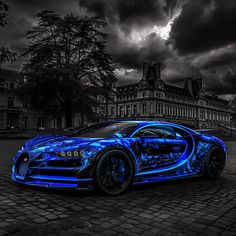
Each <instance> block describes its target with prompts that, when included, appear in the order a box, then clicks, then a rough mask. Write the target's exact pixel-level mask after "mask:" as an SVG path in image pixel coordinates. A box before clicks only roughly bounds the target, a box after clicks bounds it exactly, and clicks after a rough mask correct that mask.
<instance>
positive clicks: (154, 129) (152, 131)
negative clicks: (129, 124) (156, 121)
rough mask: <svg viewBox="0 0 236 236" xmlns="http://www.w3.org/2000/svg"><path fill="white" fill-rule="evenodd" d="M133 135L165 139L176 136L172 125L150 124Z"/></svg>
mask: <svg viewBox="0 0 236 236" xmlns="http://www.w3.org/2000/svg"><path fill="white" fill-rule="evenodd" d="M133 137H156V138H165V139H174V138H176V134H175V131H174V130H173V129H172V128H170V127H160V126H149V127H145V128H143V129H141V130H139V131H138V132H136V133H135V134H134V135H133Z"/></svg>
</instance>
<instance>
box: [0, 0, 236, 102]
mask: <svg viewBox="0 0 236 236" xmlns="http://www.w3.org/2000/svg"><path fill="white" fill-rule="evenodd" d="M5 2H6V3H7V4H8V5H9V6H10V10H9V15H8V18H7V19H8V25H7V26H6V27H5V28H3V29H0V45H9V46H10V47H11V48H12V49H14V50H15V51H17V52H18V54H21V52H22V50H23V48H24V47H25V46H26V45H27V41H26V39H25V33H26V32H27V30H29V29H30V28H31V26H32V24H33V23H35V22H36V19H35V18H34V15H35V14H36V13H37V12H39V11H40V10H44V9H49V10H54V11H56V12H59V13H61V14H68V13H73V14H74V15H79V16H82V15H99V16H102V17H104V18H105V19H106V20H107V21H108V23H109V34H110V37H109V45H108V47H109V51H110V53H111V54H112V55H113V57H114V60H115V62H116V63H117V66H118V68H119V70H118V71H117V73H118V77H119V80H120V81H123V82H136V81H138V80H140V78H141V74H140V73H141V68H142V63H143V62H149V63H154V62H163V63H165V65H166V68H165V69H164V70H163V79H164V80H165V81H168V82H172V83H180V82H181V81H183V79H184V78H188V77H192V76H193V75H196V74H200V73H201V74H202V75H203V77H204V81H205V82H204V83H205V89H206V90H207V91H209V92H212V93H214V94H217V95H221V96H224V97H226V98H231V97H232V96H234V95H236V1H235V0H227V1H226V0H225V1H223V0H145V1H144V0H66V1H65V0H40V1H39V0H5ZM21 64H22V59H18V61H17V62H16V63H14V64H13V65H7V68H12V69H18V70H19V69H20V67H21Z"/></svg>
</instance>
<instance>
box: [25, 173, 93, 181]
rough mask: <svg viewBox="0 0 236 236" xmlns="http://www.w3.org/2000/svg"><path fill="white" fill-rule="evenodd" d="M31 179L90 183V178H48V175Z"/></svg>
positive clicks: (35, 176) (34, 176)
mask: <svg viewBox="0 0 236 236" xmlns="http://www.w3.org/2000/svg"><path fill="white" fill-rule="evenodd" d="M30 178H32V179H45V180H59V181H60V180H61V181H75V182H83V181H91V180H93V179H92V178H87V179H78V178H76V177H66V176H48V175H33V176H30Z"/></svg>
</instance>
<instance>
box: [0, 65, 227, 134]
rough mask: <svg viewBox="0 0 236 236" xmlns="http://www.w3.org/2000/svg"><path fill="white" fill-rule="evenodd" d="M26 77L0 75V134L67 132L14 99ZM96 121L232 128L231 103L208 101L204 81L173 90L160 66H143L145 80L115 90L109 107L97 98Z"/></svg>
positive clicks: (212, 98) (75, 120)
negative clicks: (44, 130) (230, 125)
mask: <svg viewBox="0 0 236 236" xmlns="http://www.w3.org/2000/svg"><path fill="white" fill-rule="evenodd" d="M23 81H24V77H23V75H21V74H20V73H18V72H15V71H10V70H4V69H1V70H0V130H5V129H63V128H65V119H64V117H46V116H45V115H44V114H42V113H40V112H36V111H32V110H30V109H29V106H28V102H27V101H20V100H19V99H18V98H17V95H16V89H17V86H18V85H19V84H20V83H23ZM97 99H98V101H99V103H100V106H99V107H95V108H94V109H95V111H96V113H97V118H96V119H95V120H94V121H93V122H94V123H95V122H102V121H105V120H107V118H108V119H109V120H164V121H169V122H175V123H180V124H184V125H186V126H189V127H193V128H217V127H218V125H220V124H221V125H225V126H229V124H230V121H231V105H230V104H232V102H231V103H230V102H229V101H226V100H223V99H220V98H218V97H217V96H210V95H208V94H206V93H205V92H204V90H203V80H202V78H192V79H191V78H189V79H186V80H185V82H184V86H183V87H178V86H174V85H170V84H168V83H166V82H164V81H163V80H162V78H161V64H160V63H157V64H154V65H150V64H147V63H144V64H143V76H142V78H141V80H140V81H139V82H137V83H131V84H125V85H119V86H115V85H113V89H112V92H111V94H110V99H109V101H108V102H106V100H105V98H104V97H102V96H98V97H97ZM80 124H81V119H80V115H79V114H74V116H73V127H79V126H80Z"/></svg>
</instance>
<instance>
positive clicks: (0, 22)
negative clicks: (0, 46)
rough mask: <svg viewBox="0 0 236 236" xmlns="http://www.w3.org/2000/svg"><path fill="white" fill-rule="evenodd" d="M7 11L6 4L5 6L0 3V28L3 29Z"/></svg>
mask: <svg viewBox="0 0 236 236" xmlns="http://www.w3.org/2000/svg"><path fill="white" fill-rule="evenodd" d="M8 10H9V7H8V5H7V4H5V3H4V2H3V1H0V26H2V27H4V26H5V25H6V24H7V22H6V16H7V11H8Z"/></svg>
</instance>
